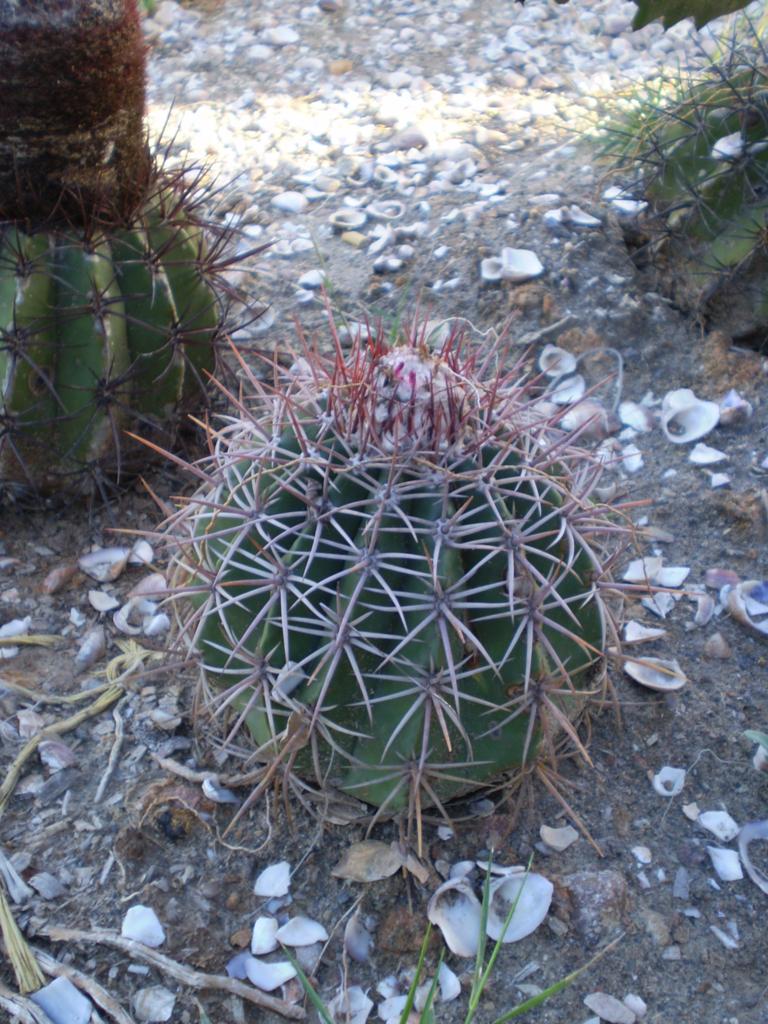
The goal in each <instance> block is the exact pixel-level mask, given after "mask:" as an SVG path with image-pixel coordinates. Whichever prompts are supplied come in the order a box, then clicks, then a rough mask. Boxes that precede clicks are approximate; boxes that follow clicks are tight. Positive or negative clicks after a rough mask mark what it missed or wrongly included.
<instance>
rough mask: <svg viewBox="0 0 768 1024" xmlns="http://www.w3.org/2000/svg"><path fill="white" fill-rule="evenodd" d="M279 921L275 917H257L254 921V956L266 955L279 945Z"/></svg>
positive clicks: (252, 949) (252, 940)
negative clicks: (277, 936)
mask: <svg viewBox="0 0 768 1024" xmlns="http://www.w3.org/2000/svg"><path fill="white" fill-rule="evenodd" d="M278 927H279V926H278V923H277V921H276V920H275V919H274V917H257V918H256V920H255V921H254V922H253V932H252V934H251V953H253V955H254V956H264V955H265V954H266V953H272V952H273V951H274V950H276V949H277V947H278V941H277V939H276V938H275V936H276V935H277V929H278Z"/></svg>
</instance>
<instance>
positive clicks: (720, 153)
mask: <svg viewBox="0 0 768 1024" xmlns="http://www.w3.org/2000/svg"><path fill="white" fill-rule="evenodd" d="M745 148H746V142H745V139H744V135H743V134H742V133H741V132H740V131H738V132H732V133H731V134H730V135H724V136H723V137H722V138H721V139H718V140H717V142H716V143H715V144H714V146H713V147H712V149H711V150H710V151H709V155H710V157H711V158H712V159H713V160H738V159H739V157H741V156H743V154H744V150H745Z"/></svg>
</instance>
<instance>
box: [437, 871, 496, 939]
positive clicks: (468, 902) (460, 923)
mask: <svg viewBox="0 0 768 1024" xmlns="http://www.w3.org/2000/svg"><path fill="white" fill-rule="evenodd" d="M505 881H506V879H505ZM427 918H428V919H429V920H430V921H431V922H432V924H436V925H437V927H438V928H439V929H440V931H441V932H442V933H443V938H444V939H445V942H446V945H447V946H448V948H449V949H450V951H451V952H452V953H455V954H456V956H474V955H475V953H476V952H477V945H478V939H479V933H480V920H481V907H480V901H479V900H478V898H477V896H475V894H474V892H473V890H472V886H471V885H470V884H469V882H467V881H466V880H465V879H464V878H450V879H449V880H448V881H447V882H444V883H443V884H442V885H441V886H440V888H439V889H437V890H436V891H435V892H434V893H433V894H432V898H431V899H430V901H429V903H428V905H427Z"/></svg>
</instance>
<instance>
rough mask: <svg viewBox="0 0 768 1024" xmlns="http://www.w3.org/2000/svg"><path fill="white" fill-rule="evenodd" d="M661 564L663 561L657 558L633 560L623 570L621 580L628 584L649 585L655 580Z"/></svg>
mask: <svg viewBox="0 0 768 1024" xmlns="http://www.w3.org/2000/svg"><path fill="white" fill-rule="evenodd" d="M663 564H664V559H663V558H659V557H657V556H649V557H647V558H635V559H633V560H632V561H631V562H630V563H629V565H628V566H627V568H626V569H625V570H624V574H623V576H622V577H621V578H622V579H623V580H626V581H627V582H628V583H650V582H652V581H653V580H655V579H656V575H657V573H659V572H660V571H661V567H662V565H663Z"/></svg>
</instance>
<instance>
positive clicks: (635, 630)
mask: <svg viewBox="0 0 768 1024" xmlns="http://www.w3.org/2000/svg"><path fill="white" fill-rule="evenodd" d="M666 633H667V631H666V629H661V628H660V627H659V626H644V625H643V624H642V622H636V621H635V620H634V619H630V621H629V622H627V623H625V625H624V642H625V643H628V644H638V643H642V642H643V641H644V640H657V639H658V638H659V637H660V636H666Z"/></svg>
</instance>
